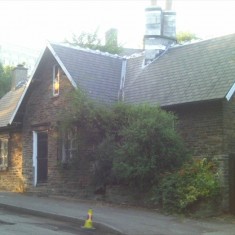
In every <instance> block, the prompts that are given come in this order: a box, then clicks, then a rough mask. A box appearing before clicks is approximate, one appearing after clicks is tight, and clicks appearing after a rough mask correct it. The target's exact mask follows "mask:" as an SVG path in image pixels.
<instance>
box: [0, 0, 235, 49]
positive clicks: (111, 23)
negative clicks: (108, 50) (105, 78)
mask: <svg viewBox="0 0 235 235" xmlns="http://www.w3.org/2000/svg"><path fill="white" fill-rule="evenodd" d="M163 1H164V0H158V1H157V2H158V4H159V5H160V6H164V2H163ZM149 5H150V0H93V1H91V0H73V1H72V0H67V1H63V0H41V1H37V0H17V1H14V0H7V1H5V0H0V24H1V30H0V44H1V43H9V44H13V45H19V46H23V47H28V48H35V49H40V48H42V47H44V46H45V44H46V42H47V41H53V42H62V41H64V40H65V39H70V38H71V37H72V35H73V34H75V35H79V34H80V33H81V32H82V31H88V32H94V31H95V30H96V29H97V28H99V33H100V37H102V36H103V35H104V32H105V31H106V30H108V29H109V28H113V27H114V28H117V29H118V35H119V36H118V40H119V42H120V43H121V44H123V45H124V46H126V47H136V48H142V40H143V35H144V23H145V18H144V17H145V16H144V9H145V7H147V6H149ZM173 10H175V11H176V14H177V21H176V30H177V32H179V31H190V32H192V33H194V34H196V35H197V36H198V37H200V38H202V39H207V38H211V37H216V36H221V35H225V34H230V33H235V27H234V25H235V14H234V12H235V0H173Z"/></svg>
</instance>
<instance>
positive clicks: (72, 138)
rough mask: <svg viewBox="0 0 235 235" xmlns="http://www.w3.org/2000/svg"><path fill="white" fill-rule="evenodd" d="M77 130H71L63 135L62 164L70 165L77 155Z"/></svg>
mask: <svg viewBox="0 0 235 235" xmlns="http://www.w3.org/2000/svg"><path fill="white" fill-rule="evenodd" d="M77 141H78V138H77V128H75V127H74V128H70V129H69V130H67V131H66V132H65V133H64V134H63V141H62V163H69V162H71V160H72V159H73V158H74V157H75V156H76V155H77V152H78V144H77Z"/></svg>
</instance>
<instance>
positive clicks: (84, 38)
mask: <svg viewBox="0 0 235 235" xmlns="http://www.w3.org/2000/svg"><path fill="white" fill-rule="evenodd" d="M116 38H117V32H116V30H113V29H111V30H109V36H108V37H106V43H105V44H104V45H103V44H102V42H101V41H102V40H101V39H100V38H99V36H98V29H97V30H96V31H95V32H84V31H83V32H82V33H81V34H80V35H79V36H77V35H75V34H73V37H72V41H69V40H67V39H66V40H65V42H66V43H69V44H70V45H72V46H80V47H82V48H89V49H92V50H99V51H103V52H109V53H111V54H120V53H121V52H122V50H123V49H122V46H121V45H118V43H117V39H116Z"/></svg>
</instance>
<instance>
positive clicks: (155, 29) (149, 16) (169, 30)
mask: <svg viewBox="0 0 235 235" xmlns="http://www.w3.org/2000/svg"><path fill="white" fill-rule="evenodd" d="M156 4H157V0H151V6H150V7H147V8H146V9H145V18H146V25H145V36H144V49H145V64H148V63H151V61H153V60H154V59H155V58H157V57H158V56H159V55H160V54H161V53H162V52H164V51H165V50H167V49H168V48H169V47H170V46H171V45H173V44H174V43H175V42H176V28H175V25H176V24H175V21H176V13H175V12H173V11H171V8H172V0H165V8H166V10H162V9H161V7H158V6H156Z"/></svg>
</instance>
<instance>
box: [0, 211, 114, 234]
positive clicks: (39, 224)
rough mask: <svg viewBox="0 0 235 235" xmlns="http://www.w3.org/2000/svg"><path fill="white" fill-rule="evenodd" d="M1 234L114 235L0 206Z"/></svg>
mask: <svg viewBox="0 0 235 235" xmlns="http://www.w3.org/2000/svg"><path fill="white" fill-rule="evenodd" d="M0 234H2V235H21V234H22V235H32V234H33V235H45V234H46V235H71V234H76V235H87V234H88V235H93V234H94V235H97V234H98V235H101V234H102V235H112V234H110V233H107V232H104V231H99V230H94V231H84V230H83V229H82V228H81V225H78V224H75V223H72V222H63V221H55V220H52V219H48V218H42V217H36V216H32V215H26V214H20V213H15V212H11V211H7V210H5V209H2V208H0Z"/></svg>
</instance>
